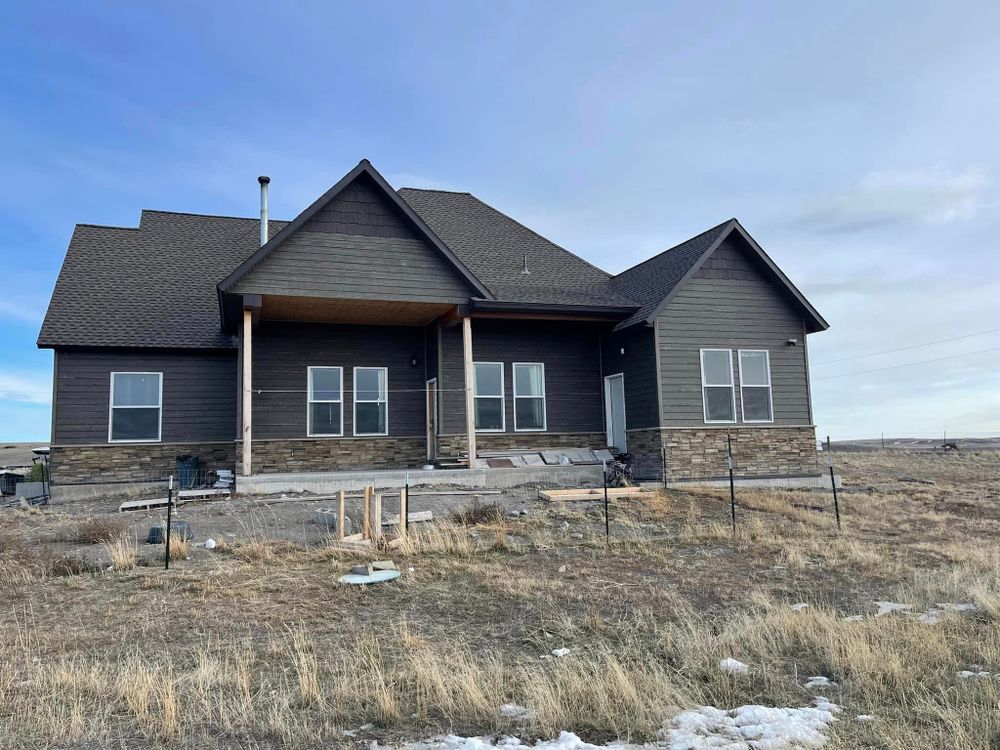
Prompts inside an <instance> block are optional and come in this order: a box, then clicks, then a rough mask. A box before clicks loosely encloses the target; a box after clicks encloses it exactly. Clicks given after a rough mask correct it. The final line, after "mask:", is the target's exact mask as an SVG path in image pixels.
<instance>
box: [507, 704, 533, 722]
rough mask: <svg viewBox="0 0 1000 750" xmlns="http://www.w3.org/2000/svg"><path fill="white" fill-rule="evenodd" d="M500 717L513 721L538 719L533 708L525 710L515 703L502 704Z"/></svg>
mask: <svg viewBox="0 0 1000 750" xmlns="http://www.w3.org/2000/svg"><path fill="white" fill-rule="evenodd" d="M500 715H501V716H506V717H507V718H508V719H514V720H515V721H534V720H535V719H537V718H538V712H537V711H535V709H533V708H525V707H524V706H519V705H517V704H516V703H504V704H503V705H502V706H500Z"/></svg>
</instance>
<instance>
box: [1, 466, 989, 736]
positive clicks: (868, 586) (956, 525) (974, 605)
mask: <svg viewBox="0 0 1000 750" xmlns="http://www.w3.org/2000/svg"><path fill="white" fill-rule="evenodd" d="M836 458H837V461H838V471H839V472H840V473H841V474H842V475H843V476H844V480H845V483H846V488H845V491H844V493H843V494H842V496H841V500H842V516H843V526H844V528H843V532H842V533H837V530H836V526H835V524H834V522H833V514H832V512H831V508H830V506H831V498H830V495H829V493H826V492H805V491H786V490H767V491H763V490H755V491H750V490H739V491H738V496H739V501H740V507H739V508H738V511H737V512H738V531H737V534H736V536H735V537H734V536H733V535H732V532H731V529H730V526H729V502H728V493H727V492H724V491H719V490H716V489H703V490H699V489H690V490H683V491H681V490H672V491H665V492H662V493H659V494H658V495H656V496H655V498H654V499H652V500H650V501H646V502H643V503H639V502H638V501H615V503H614V505H613V508H612V523H611V530H612V542H611V544H610V546H607V545H606V544H605V539H604V524H603V511H602V508H601V507H600V505H599V504H592V503H565V504H561V505H556V504H551V503H544V502H541V501H534V502H530V503H529V504H528V514H527V515H525V516H521V517H519V518H517V519H513V520H512V519H508V518H506V517H505V516H504V515H503V513H502V512H500V513H495V514H494V513H489V512H479V513H475V514H470V515H467V516H465V518H464V520H463V521H445V520H438V521H435V522H433V523H432V524H427V525H425V527H424V528H423V529H422V530H419V531H417V532H415V533H413V534H412V535H411V537H410V541H409V543H408V544H407V545H406V546H405V548H403V549H400V550H395V551H394V552H393V554H392V557H393V558H394V559H395V560H396V562H397V563H398V564H399V567H400V569H401V570H402V572H403V573H402V577H401V578H400V579H399V580H398V581H395V582H391V583H387V584H382V585H378V586H371V587H363V588H362V587H348V586H340V585H338V584H337V583H336V578H337V576H338V575H340V574H341V573H343V572H345V571H346V569H347V568H348V567H349V566H350V565H351V564H352V563H353V562H354V561H356V560H358V559H359V555H358V553H344V552H342V551H338V550H335V549H332V548H331V547H330V546H329V545H328V544H324V543H322V542H312V541H302V540H298V541H296V540H282V539H275V538H273V537H266V536H265V535H262V534H259V533H256V532H255V531H254V529H255V526H254V524H253V523H250V522H248V523H247V532H246V533H245V534H241V535H237V536H236V537H235V538H230V539H229V540H228V541H226V542H225V543H223V544H221V545H220V546H219V547H218V548H216V549H215V550H213V551H212V552H208V551H206V550H200V549H198V550H197V552H198V554H194V551H195V548H191V549H186V548H178V549H177V550H175V551H174V554H173V557H174V559H175V562H174V563H173V564H172V565H171V570H169V571H164V570H162V568H161V567H158V566H157V565H150V564H148V562H149V560H150V558H151V557H153V556H155V555H159V556H162V554H163V548H162V546H160V547H157V548H152V547H148V546H147V545H144V544H142V543H141V542H142V541H143V540H142V539H139V540H138V541H137V539H136V534H135V531H134V529H133V528H131V527H128V526H122V525H121V524H120V521H119V519H120V517H119V516H117V515H116V514H113V513H110V512H108V513H103V514H102V513H95V512H94V509H93V508H92V507H89V508H88V509H87V512H86V514H85V515H84V514H83V513H81V512H79V511H78V510H75V509H74V507H73V506H72V504H67V505H63V506H53V507H51V508H49V509H41V510H38V509H33V510H21V511H9V512H5V513H4V514H3V515H2V516H0V603H2V607H0V747H5V748H6V747H10V748H53V747H65V748H79V749H82V748H98V747H101V748H104V747H115V748H118V747H129V748H146V747H149V748H154V747H175V748H202V747H209V746H210V747H220V748H237V747H238V748H279V747H280V748H329V747H361V746H364V747H368V745H369V743H370V742H371V741H376V742H377V743H379V744H381V745H393V746H399V745H403V744H406V743H407V742H411V741H416V740H420V739H423V738H429V737H433V736H435V735H439V734H442V733H454V734H457V735H462V736H472V735H491V736H497V735H514V736H517V737H519V738H521V739H522V740H524V741H525V742H528V741H533V740H535V739H545V738H549V739H551V738H554V737H556V736H557V735H558V734H559V732H560V731H563V730H567V731H572V732H575V733H576V734H578V735H579V736H580V737H582V738H583V739H584V740H586V741H588V742H592V743H596V744H604V743H607V742H611V741H614V740H622V741H626V742H630V743H661V744H663V745H664V746H666V747H669V748H672V749H673V750H685V748H700V747H709V746H713V747H714V745H708V744H704V745H700V744H697V743H696V742H694V741H690V740H685V739H684V737H682V736H681V735H679V734H678V733H677V732H674V733H673V734H671V733H670V731H669V730H670V729H671V728H672V727H674V728H676V724H675V723H674V718H675V717H676V716H677V715H678V714H679V713H680V712H683V711H686V710H690V709H695V708H698V707H702V706H714V707H717V708H719V709H733V708H736V707H739V706H742V705H745V704H756V705H761V706H767V707H790V708H798V707H805V706H813V705H815V699H816V697H817V696H820V695H822V696H823V697H824V698H826V699H828V700H829V701H831V702H832V703H834V704H836V705H838V706H840V707H841V711H840V712H839V714H837V717H836V721H833V722H832V723H829V724H828V726H826V727H825V729H824V730H823V733H824V734H825V735H826V736H828V737H829V741H828V743H827V744H826V745H825V746H826V747H828V748H852V749H853V748H893V749H894V748H899V749H900V750H902V749H903V748H905V749H906V750H911V749H912V748H956V749H958V750H971V749H972V748H976V749H982V748H1000V545H998V542H1000V454H998V453H996V452H982V453H976V454H965V453H963V454H950V455H943V454H917V455H909V454H903V453H888V454H875V453H873V454H838V455H837V456H836ZM109 506H110V507H112V508H113V506H112V505H111V504H109ZM203 538H204V537H202V539H203ZM378 556H380V557H384V556H385V553H382V554H381V555H378ZM188 558H190V559H188ZM879 602H888V603H896V604H899V605H901V606H903V605H905V607H906V608H907V609H901V608H897V611H891V612H888V613H886V614H884V615H882V616H875V615H876V613H877V612H878V611H879V609H880V604H879ZM803 603H804V604H807V605H808V606H807V607H793V606H792V605H796V604H803ZM968 605H971V606H968ZM881 609H883V610H887V609H892V608H890V607H887V606H885V605H881ZM557 649H569V652H568V653H567V654H566V655H564V656H562V657H555V656H552V655H551V652H552V651H553V650H557ZM560 653H562V652H560ZM727 658H730V659H735V660H738V661H739V662H742V663H744V664H745V665H746V670H745V671H733V672H727V671H724V670H722V669H720V661H721V660H723V659H727ZM813 677H826V678H828V679H829V681H831V682H833V683H836V684H835V685H825V686H822V687H807V686H806V683H807V682H808V681H809V679H810V678H813ZM814 682H815V681H814ZM820 682H822V681H821V680H820ZM505 704H514V705H515V706H520V707H525V708H526V709H527V710H526V711H523V712H519V711H518V710H516V709H513V708H508V709H506V710H503V711H502V710H501V707H502V706H504V705H505ZM859 716H861V717H864V718H862V719H860V720H859V719H858V717H859ZM821 736H822V735H820V739H821ZM751 741H753V738H752V737H749V738H746V739H745V740H740V741H738V742H735V743H734V744H731V745H726V746H724V747H729V748H732V749H734V750H735V748H755V749H756V748H774V749H775V750H779V749H780V748H781V747H793V746H794V745H780V744H771V745H767V744H748V742H751ZM816 741H817V742H819V741H820V740H816ZM802 746H807V745H802Z"/></svg>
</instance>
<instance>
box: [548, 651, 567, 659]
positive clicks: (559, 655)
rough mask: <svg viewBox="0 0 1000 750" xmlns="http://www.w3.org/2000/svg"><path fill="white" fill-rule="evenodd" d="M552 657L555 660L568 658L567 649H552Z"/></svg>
mask: <svg viewBox="0 0 1000 750" xmlns="http://www.w3.org/2000/svg"><path fill="white" fill-rule="evenodd" d="M552 655H553V656H555V657H556V658H557V659H561V658H562V657H564V656H569V649H568V648H554V649H552Z"/></svg>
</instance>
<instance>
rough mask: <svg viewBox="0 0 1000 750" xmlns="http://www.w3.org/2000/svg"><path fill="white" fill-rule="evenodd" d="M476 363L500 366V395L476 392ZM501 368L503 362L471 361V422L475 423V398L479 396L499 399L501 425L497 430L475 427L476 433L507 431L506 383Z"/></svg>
mask: <svg viewBox="0 0 1000 750" xmlns="http://www.w3.org/2000/svg"><path fill="white" fill-rule="evenodd" d="M476 365H496V366H497V367H499V368H500V395H499V396H480V395H479V394H478V393H476V388H477V385H476ZM503 369H504V368H503V362H473V363H472V408H473V413H472V421H473V424H475V421H476V414H475V408H476V400H477V399H480V398H492V399H496V398H499V399H500V424H501V425H502V426H501V427H500V429H499V430H497V429H488V430H482V429H480V428H478V427H477V428H476V432H477V433H479V432H507V387H506V383H505V382H504V372H503Z"/></svg>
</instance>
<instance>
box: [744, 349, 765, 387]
mask: <svg viewBox="0 0 1000 750" xmlns="http://www.w3.org/2000/svg"><path fill="white" fill-rule="evenodd" d="M740 367H741V369H742V372H743V380H741V381H740V384H741V385H769V382H768V377H767V352H740Z"/></svg>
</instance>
